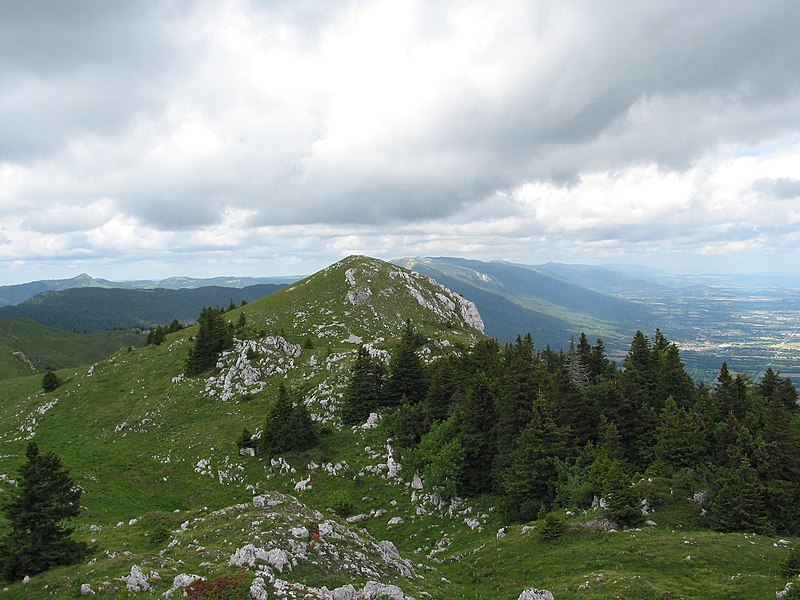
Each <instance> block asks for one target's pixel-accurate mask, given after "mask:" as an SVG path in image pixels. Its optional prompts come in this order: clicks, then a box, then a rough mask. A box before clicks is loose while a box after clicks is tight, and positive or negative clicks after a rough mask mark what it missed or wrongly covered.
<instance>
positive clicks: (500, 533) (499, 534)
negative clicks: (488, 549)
mask: <svg viewBox="0 0 800 600" xmlns="http://www.w3.org/2000/svg"><path fill="white" fill-rule="evenodd" d="M495 537H496V538H497V539H498V540H502V539H503V538H504V537H506V528H505V527H501V528H500V529H498V530H497V535H496V536H495Z"/></svg>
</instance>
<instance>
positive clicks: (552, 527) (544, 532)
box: [539, 513, 567, 542]
mask: <svg viewBox="0 0 800 600" xmlns="http://www.w3.org/2000/svg"><path fill="white" fill-rule="evenodd" d="M566 530H567V526H566V524H565V523H564V521H563V520H562V519H561V518H560V517H558V516H557V515H555V514H554V513H549V514H548V515H547V516H546V517H545V518H544V521H543V522H542V526H541V528H540V529H539V537H541V538H542V539H543V540H544V541H546V542H552V541H555V540H557V539H560V538H561V536H563V535H564V532H565V531H566Z"/></svg>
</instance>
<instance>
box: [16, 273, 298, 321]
mask: <svg viewBox="0 0 800 600" xmlns="http://www.w3.org/2000/svg"><path fill="white" fill-rule="evenodd" d="M282 287H283V286H282V285H275V284H259V285H254V286H249V287H245V288H228V287H201V288H197V289H178V290H168V289H161V288H157V289H152V290H130V289H106V288H100V287H81V288H71V289H67V290H63V291H59V292H44V293H41V294H39V295H37V296H34V297H33V298H30V299H29V300H26V301H25V302H23V303H21V304H18V305H16V306H4V307H1V308H0V319H2V318H9V317H23V318H27V319H32V320H34V321H37V322H39V323H41V324H43V325H47V326H49V327H57V328H58V329H63V330H65V331H76V332H79V333H96V332H99V331H104V330H107V329H132V328H139V329H150V328H152V327H155V326H156V325H160V324H167V323H170V322H172V320H173V319H177V320H178V321H179V322H182V323H193V322H194V321H195V320H196V319H197V316H198V315H199V314H200V310H201V309H202V308H203V307H204V306H216V307H220V308H226V307H228V306H229V304H230V303H231V302H233V303H234V304H236V305H238V304H241V303H242V302H243V301H244V302H250V301H252V300H255V299H257V298H261V297H263V296H266V295H269V294H271V293H273V292H275V291H277V290H279V289H281V288H282Z"/></svg>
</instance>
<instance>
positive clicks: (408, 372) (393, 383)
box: [386, 320, 427, 406]
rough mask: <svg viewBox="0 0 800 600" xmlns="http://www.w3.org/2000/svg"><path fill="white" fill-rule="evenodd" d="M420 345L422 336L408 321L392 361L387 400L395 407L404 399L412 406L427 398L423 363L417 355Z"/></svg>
mask: <svg viewBox="0 0 800 600" xmlns="http://www.w3.org/2000/svg"><path fill="white" fill-rule="evenodd" d="M419 345H420V336H419V334H418V333H417V330H416V329H414V326H413V325H412V324H411V321H410V320H408V321H406V326H405V329H404V330H403V336H402V338H401V339H400V345H399V346H398V348H397V352H396V353H395V356H394V357H393V359H392V365H391V376H390V377H389V384H388V390H387V395H386V398H387V400H388V403H389V404H391V405H393V406H396V405H398V404H400V402H401V400H402V398H403V397H405V399H406V401H407V402H409V403H411V404H417V403H419V402H421V401H422V400H423V398H425V394H426V392H427V385H426V383H425V371H424V369H423V368H422V361H421V360H420V358H419V355H418V354H417V348H418V347H419Z"/></svg>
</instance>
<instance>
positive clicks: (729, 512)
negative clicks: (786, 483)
mask: <svg viewBox="0 0 800 600" xmlns="http://www.w3.org/2000/svg"><path fill="white" fill-rule="evenodd" d="M709 519H710V521H711V527H713V528H714V529H716V530H717V531H723V532H730V531H753V532H755V533H764V534H769V533H772V532H773V527H772V524H771V523H770V520H769V516H768V515H767V511H766V508H765V506H764V497H763V488H762V487H761V484H760V483H759V481H758V477H757V476H756V471H755V469H753V467H752V466H751V464H750V461H749V460H748V459H747V458H745V457H740V459H739V461H738V463H737V464H735V465H734V466H733V467H723V468H722V469H719V471H718V473H717V480H716V482H715V484H714V486H713V489H712V497H711V506H710V508H709Z"/></svg>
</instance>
